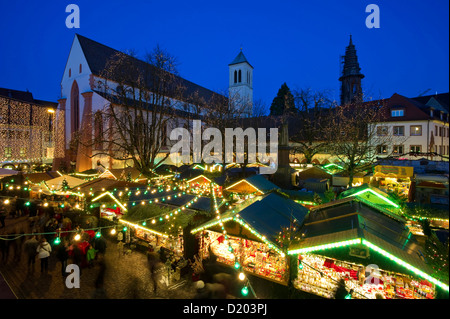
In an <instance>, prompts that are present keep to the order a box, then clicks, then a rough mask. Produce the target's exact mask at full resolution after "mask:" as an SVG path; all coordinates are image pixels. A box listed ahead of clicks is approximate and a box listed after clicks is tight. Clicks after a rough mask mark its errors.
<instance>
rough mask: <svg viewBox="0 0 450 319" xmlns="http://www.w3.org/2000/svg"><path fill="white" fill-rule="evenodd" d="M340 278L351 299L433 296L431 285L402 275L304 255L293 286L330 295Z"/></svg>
mask: <svg viewBox="0 0 450 319" xmlns="http://www.w3.org/2000/svg"><path fill="white" fill-rule="evenodd" d="M340 280H344V282H345V286H346V289H347V291H351V290H353V294H352V298H355V299H362V298H364V299H365V298H368V299H379V298H382V299H433V298H434V296H435V288H434V285H432V284H431V283H429V282H428V281H426V280H419V279H416V278H411V276H407V275H404V274H398V273H393V272H389V271H385V270H381V269H378V268H377V267H375V265H369V266H367V267H365V266H363V265H357V264H352V263H348V262H344V261H339V260H335V259H332V258H328V257H323V256H320V255H314V254H305V255H302V256H301V261H299V269H298V276H297V278H296V280H295V282H294V286H295V287H296V288H297V289H300V290H303V291H306V292H310V293H313V294H316V295H319V296H322V297H325V298H334V295H335V292H336V289H337V288H338V282H339V281H340Z"/></svg>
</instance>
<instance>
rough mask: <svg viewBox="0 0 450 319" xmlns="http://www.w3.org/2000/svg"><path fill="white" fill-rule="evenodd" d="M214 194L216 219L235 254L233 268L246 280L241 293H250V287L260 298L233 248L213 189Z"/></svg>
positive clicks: (232, 252) (230, 250)
mask: <svg viewBox="0 0 450 319" xmlns="http://www.w3.org/2000/svg"><path fill="white" fill-rule="evenodd" d="M215 185H216V184H215V183H211V187H213V188H215ZM212 195H213V204H214V210H215V213H216V219H217V221H218V223H219V226H220V227H221V230H222V234H223V236H224V238H225V240H224V242H225V243H226V244H228V251H229V252H230V253H231V254H233V255H234V265H233V268H234V269H235V270H237V271H238V272H239V273H238V278H239V280H240V281H245V283H244V286H243V287H242V289H241V294H242V295H243V296H247V295H248V293H249V289H250V290H251V291H252V293H253V295H254V296H255V298H258V297H257V296H256V293H255V290H254V289H253V287H252V285H251V282H250V280H249V279H248V277H247V276H246V275H245V273H244V271H243V269H242V266H241V264H240V263H239V256H238V255H236V254H235V253H234V249H233V247H232V246H231V241H230V240H229V237H228V235H227V231H226V230H225V226H224V224H223V220H222V219H221V216H220V207H219V205H217V198H216V192H215V191H214V190H213V191H212ZM222 204H223V202H222Z"/></svg>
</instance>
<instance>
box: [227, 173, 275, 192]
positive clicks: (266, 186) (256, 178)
mask: <svg viewBox="0 0 450 319" xmlns="http://www.w3.org/2000/svg"><path fill="white" fill-rule="evenodd" d="M242 183H247V184H249V185H250V186H252V187H253V188H255V189H256V190H259V191H260V192H261V193H263V194H265V193H268V192H270V191H271V190H274V189H280V188H279V187H278V186H277V185H275V184H274V183H272V182H271V181H269V180H268V179H267V178H265V177H264V176H262V175H252V176H250V177H247V178H244V179H242V180H240V181H238V182H236V183H234V184H232V185H230V186H228V187H227V188H226V189H227V190H229V189H233V188H234V187H235V186H237V185H240V184H242Z"/></svg>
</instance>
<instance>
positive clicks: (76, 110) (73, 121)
mask: <svg viewBox="0 0 450 319" xmlns="http://www.w3.org/2000/svg"><path fill="white" fill-rule="evenodd" d="M79 128H80V91H79V89H78V84H77V81H73V84H72V90H71V92H70V133H71V135H72V137H73V134H74V133H75V132H77V131H78V130H79Z"/></svg>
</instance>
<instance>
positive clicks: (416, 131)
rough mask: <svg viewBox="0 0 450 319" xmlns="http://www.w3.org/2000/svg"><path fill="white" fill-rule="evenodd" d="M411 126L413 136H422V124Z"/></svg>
mask: <svg viewBox="0 0 450 319" xmlns="http://www.w3.org/2000/svg"><path fill="white" fill-rule="evenodd" d="M410 128H411V129H410V135H411V136H422V125H411V127H410Z"/></svg>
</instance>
